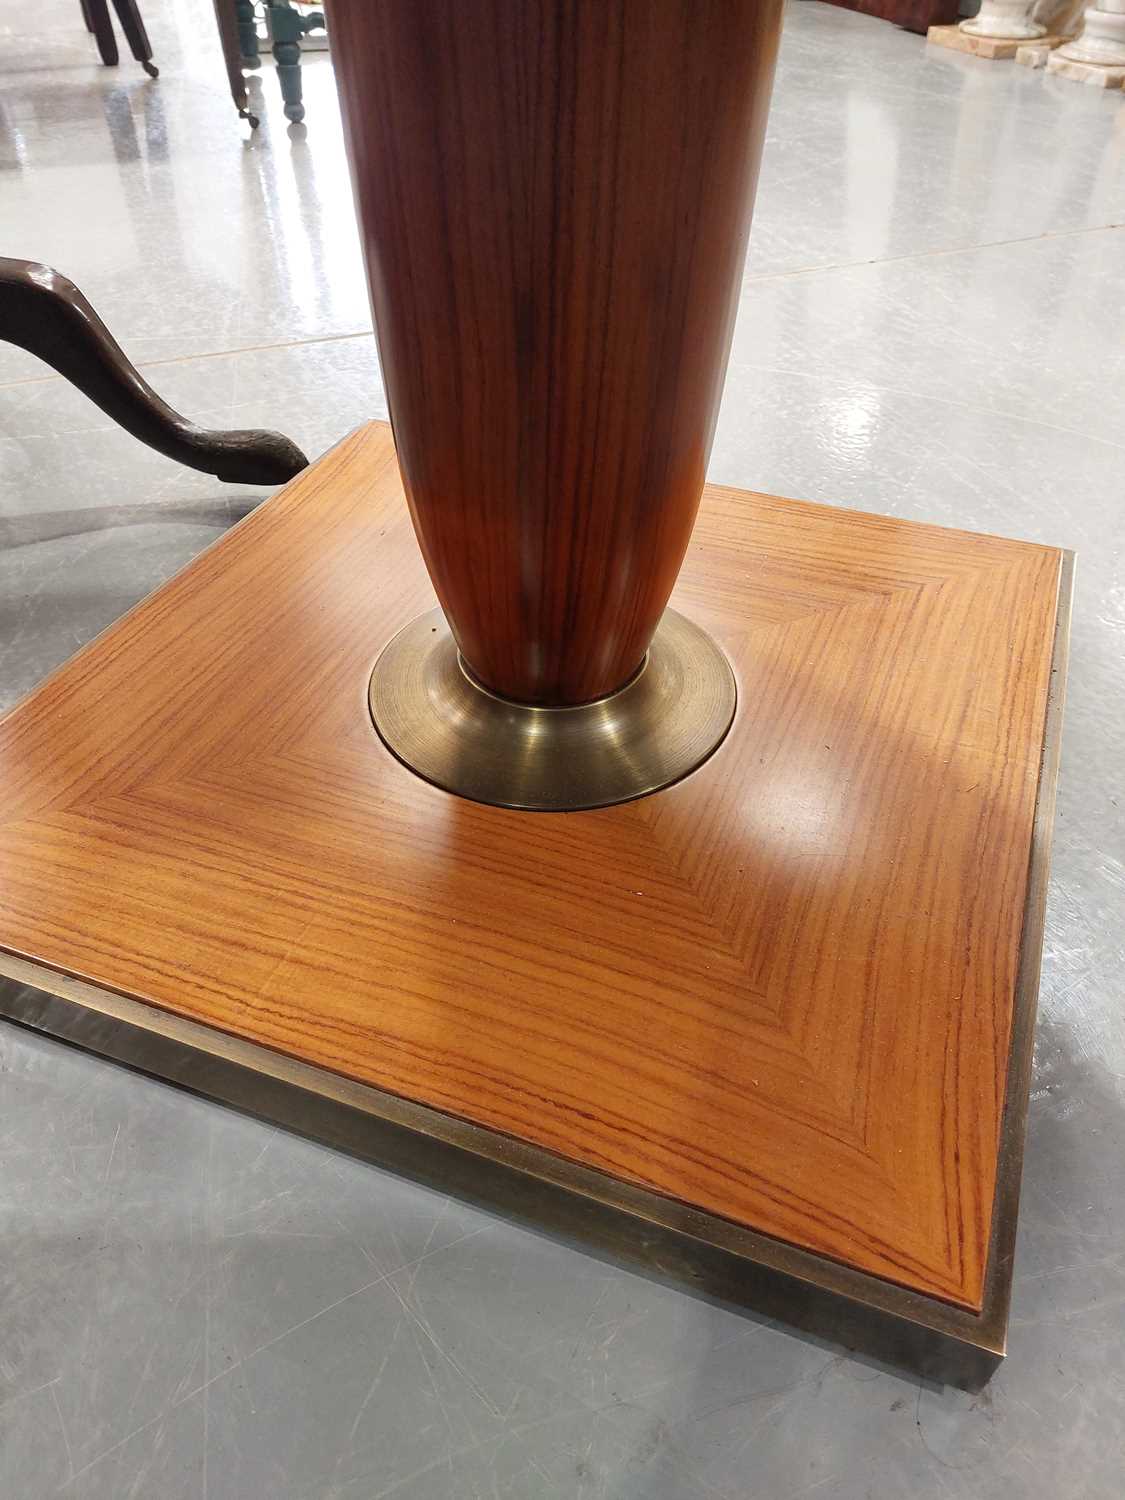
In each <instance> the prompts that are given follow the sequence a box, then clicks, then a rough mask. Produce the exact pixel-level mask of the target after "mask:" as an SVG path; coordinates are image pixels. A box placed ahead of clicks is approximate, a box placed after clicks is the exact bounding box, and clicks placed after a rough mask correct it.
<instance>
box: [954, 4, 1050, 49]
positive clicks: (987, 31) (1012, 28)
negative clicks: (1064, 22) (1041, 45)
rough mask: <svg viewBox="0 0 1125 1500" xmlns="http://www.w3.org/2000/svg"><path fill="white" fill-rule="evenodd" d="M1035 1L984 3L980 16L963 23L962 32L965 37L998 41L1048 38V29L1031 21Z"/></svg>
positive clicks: (960, 29)
mask: <svg viewBox="0 0 1125 1500" xmlns="http://www.w3.org/2000/svg"><path fill="white" fill-rule="evenodd" d="M1034 5H1035V0H983V3H982V4H981V8H980V10H979V11H978V13H977V14H976V15H975V16H973V17H971V19H969V20H967V21H962V22H961V24H960V26H959V27H958V30H959V31H960V32H961V34H962V35H963V36H972V37H980V38H986V39H989V40H997V41H1019V42H1028V41H1035V40H1037V39H1038V38H1039V37H1042V36H1046V34H1047V28H1046V27H1045V26H1041V25H1040V24H1039V22H1038V21H1033V20H1032V19H1031V12H1032V10H1033V9H1034Z"/></svg>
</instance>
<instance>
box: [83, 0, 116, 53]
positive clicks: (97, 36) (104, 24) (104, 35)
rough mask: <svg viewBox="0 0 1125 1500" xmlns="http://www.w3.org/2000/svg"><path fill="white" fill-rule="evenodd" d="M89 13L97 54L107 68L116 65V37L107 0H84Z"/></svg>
mask: <svg viewBox="0 0 1125 1500" xmlns="http://www.w3.org/2000/svg"><path fill="white" fill-rule="evenodd" d="M85 3H86V10H87V13H88V15H89V25H90V30H91V31H92V32H93V33H94V40H95V41H96V42H97V44H98V56H99V57H100V58H101V60H102V62H103V63H105V65H106V67H107V68H115V67H116V66H117V38H116V37H115V36H114V34H113V22H112V21H111V20H110V19H109V3H108V0H85Z"/></svg>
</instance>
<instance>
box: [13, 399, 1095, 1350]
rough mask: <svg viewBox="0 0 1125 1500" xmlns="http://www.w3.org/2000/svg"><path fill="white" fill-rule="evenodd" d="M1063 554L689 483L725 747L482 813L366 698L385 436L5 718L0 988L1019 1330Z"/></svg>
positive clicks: (952, 1325) (243, 1084)
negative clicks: (628, 795) (594, 800)
mask: <svg viewBox="0 0 1125 1500" xmlns="http://www.w3.org/2000/svg"><path fill="white" fill-rule="evenodd" d="M1069 579H1070V558H1069V554H1065V553H1061V552H1059V551H1057V550H1055V549H1052V548H1047V547H1040V546H1033V545H1030V544H1026V543H1020V542H1012V541H1005V540H1001V539H998V538H994V537H984V536H975V535H970V534H966V533H963V532H953V531H946V530H940V529H937V528H934V527H927V526H920V525H917V524H914V523H910V522H903V521H895V520H889V519H885V518H880V517H876V516H869V515H861V514H857V513H855V512H850V511H842V510H834V509H830V508H826V507H819V506H811V505H805V504H800V503H798V502H794V501H787V500H777V499H773V498H770V497H767V496H761V495H754V494H749V493H746V492H742V491H735V490H724V489H718V488H710V489H708V491H707V493H706V495H705V497H704V503H703V508H702V511H701V515H700V520H699V523H698V526H697V529H696V533H695V536H694V539H693V542H692V546H691V549H690V551H689V555H688V560H687V562H686V564H685V567H684V571H683V574H682V576H681V579H680V582H679V585H678V587H677V590H676V593H675V594H674V596H673V603H674V604H675V605H676V607H677V608H678V609H679V610H681V611H682V612H683V613H684V614H686V615H687V616H688V617H689V618H692V619H694V620H696V621H698V623H699V624H701V625H702V626H704V628H705V629H707V630H709V631H710V632H711V633H712V634H713V635H714V637H715V638H716V639H717V640H718V641H719V642H720V643H721V645H722V646H723V648H724V650H725V651H726V652H727V654H728V656H729V658H730V660H731V663H732V665H733V667H734V670H735V673H736V675H737V677H738V684H739V688H738V711H737V714H736V717H735V721H734V724H733V726H732V728H731V730H730V733H729V734H728V736H727V738H726V739H725V741H724V742H723V744H722V746H721V747H720V749H719V750H718V751H717V752H716V753H715V755H714V756H713V757H712V758H711V759H710V760H708V761H707V762H706V763H705V764H704V766H703V767H702V768H701V769H700V770H699V771H697V772H696V773H695V774H694V775H692V776H689V777H688V778H687V779H686V780H684V781H682V782H680V783H679V784H678V785H676V786H674V787H672V788H669V789H668V790H666V791H663V792H661V793H658V794H657V795H655V796H653V797H649V798H645V799H642V800H640V801H637V802H633V803H630V804H627V805H624V806H618V807H613V808H607V809H603V810H600V811H593V812H583V813H575V814H565V815H563V814H545V813H525V812H515V811H508V810H504V809H499V808H492V807H485V806H481V805H478V804H476V803H471V802H467V801H464V800H461V799H459V798H455V797H451V796H449V795H448V794H446V793H444V792H441V791H439V790H437V789H436V788H434V787H432V786H430V785H428V784H427V783H425V782H423V781H421V780H420V779H419V778H417V777H415V776H414V775H412V774H411V772H409V771H408V770H407V769H406V768H405V767H403V766H402V765H401V764H400V763H399V762H398V761H397V760H396V759H395V758H394V757H393V756H392V755H391V754H390V753H389V752H388V751H387V750H386V749H385V748H384V747H383V745H382V744H381V742H380V741H379V739H378V736H377V735H376V733H375V730H374V728H373V727H372V724H371V721H370V718H369V715H368V711H367V702H366V693H367V684H368V679H369V677H370V675H371V669H372V664H373V663H374V661H375V659H376V657H377V656H378V654H379V652H380V650H381V649H382V647H383V646H384V645H385V644H386V642H387V641H388V640H389V639H390V638H391V637H392V636H393V635H394V634H395V633H396V631H398V630H399V629H400V628H401V627H402V626H403V625H404V624H405V623H406V622H407V621H408V620H410V619H411V618H412V617H413V616H414V615H416V614H419V613H421V612H422V611H424V610H426V609H427V608H430V607H432V604H433V595H432V592H431V590H430V587H429V584H428V581H427V578H426V574H425V571H424V569H423V566H422V563H421V559H420V557H419V555H418V551H417V547H416V545H415V542H414V538H413V534H412V531H411V528H410V524H409V519H408V517H407V514H406V510H405V505H404V502H403V497H402V491H401V486H400V484H399V480H398V475H397V469H396V466H395V460H394V451H393V446H392V443H391V437H390V432H389V429H388V428H386V427H385V426H383V425H382V424H375V423H373V424H371V425H370V426H368V427H366V428H363V429H361V430H360V431H359V432H357V433H355V434H354V435H353V436H352V437H350V438H349V439H347V440H346V441H345V442H344V443H342V444H341V445H340V446H339V447H338V448H336V449H335V450H333V452H332V453H330V454H329V455H327V456H326V457H325V458H324V459H322V460H321V461H320V462H319V463H318V464H316V465H314V466H313V467H312V468H311V469H309V470H308V471H306V473H304V474H302V475H301V476H300V477H299V478H298V479H296V480H294V481H293V482H292V483H291V484H290V485H289V486H288V487H287V488H286V489H285V490H284V491H283V492H282V493H281V494H280V495H278V496H277V497H276V498H274V499H273V500H271V501H269V502H267V503H266V504H265V505H263V506H262V507H260V508H259V509H258V510H257V511H256V512H255V513H254V514H253V515H252V516H250V517H249V518H248V519H247V520H246V521H244V522H243V523H242V524H241V525H240V526H239V527H237V528H235V530H234V531H232V532H231V533H229V534H228V535H227V536H226V537H224V538H223V539H222V540H221V541H220V542H219V543H218V544H217V545H216V546H214V547H213V548H211V549H210V551H208V552H207V553H205V554H204V555H203V556H202V557H200V558H199V559H198V560H197V561H196V562H194V563H193V564H192V565H191V566H190V567H189V568H187V569H186V570H185V571H184V572H183V573H181V574H180V575H179V576H178V577H176V578H175V579H173V580H172V581H171V582H170V583H169V584H167V585H165V586H164V587H163V588H162V589H160V590H159V591H158V592H157V593H156V594H154V595H152V596H151V598H149V599H147V600H146V601H144V603H142V604H141V605H139V606H138V607H137V608H136V609H135V610H133V611H132V612H131V613H130V614H129V615H127V616H126V617H125V618H124V619H123V620H121V621H120V622H119V623H118V624H117V625H115V626H113V627H112V628H111V629H110V630H108V631H107V632H106V633H105V634H104V635H102V636H101V637H100V638H99V639H98V640H97V641H95V642H94V643H93V644H92V645H91V646H89V647H88V648H87V649H86V650H85V651H83V652H82V653H80V654H79V655H78V656H77V657H75V658H74V660H73V661H71V662H69V663H67V665H65V666H64V667H63V668H62V669H61V670H60V671H58V672H56V673H55V674H54V676H52V677H51V678H49V679H48V680H47V681H46V682H45V683H44V684H43V685H42V686H41V687H39V688H38V689H37V690H36V691H35V692H34V693H32V694H31V695H30V697H29V698H27V699H26V700H25V701H24V702H23V703H22V704H20V705H19V706H18V707H17V708H16V709H14V710H13V711H12V713H11V714H10V715H9V716H8V717H7V718H6V719H5V720H4V721H3V723H2V724H0V789H2V794H3V795H2V802H0V972H3V973H6V974H8V975H10V976H12V977H13V978H15V979H18V980H23V981H25V982H27V983H28V984H31V985H34V986H36V987H38V989H40V990H46V991H49V992H51V993H52V994H54V995H56V996H59V997H61V999H59V1000H55V1001H48V1000H46V999H44V997H42V996H36V995H34V994H29V993H28V992H21V991H20V990H18V989H17V988H16V987H14V986H7V987H6V988H4V989H3V1000H2V1005H0V1008H2V1009H3V1010H4V1011H5V1012H6V1013H7V1014H8V1015H10V1016H12V1017H13V1018H15V1019H18V1020H22V1021H23V1022H25V1023H27V1024H30V1025H35V1026H38V1027H40V1028H41V1029H43V1030H46V1031H50V1032H52V1033H53V1034H56V1035H62V1036H65V1037H67V1038H68V1039H70V1040H77V1041H79V1042H81V1043H82V1044H83V1045H86V1046H89V1047H91V1048H93V1049H94V1050H96V1051H100V1052H103V1053H106V1054H107V1055H110V1056H115V1057H120V1058H122V1059H123V1060H125V1061H130V1062H133V1063H136V1064H137V1065H139V1066H142V1067H145V1068H147V1069H148V1070H150V1071H152V1072H154V1073H157V1074H160V1075H162V1076H166V1077H172V1078H174V1079H175V1080H176V1081H178V1082H185V1083H188V1084H190V1086H192V1087H194V1088H196V1089H199V1090H200V1091H202V1092H204V1093H208V1094H212V1095H214V1096H215V1097H218V1098H222V1099H226V1100H230V1101H231V1102H234V1103H238V1104H241V1105H242V1106H244V1107H247V1108H251V1109H253V1110H255V1111H256V1112H258V1113H260V1114H264V1115H268V1116H269V1117H271V1118H275V1119H280V1120H282V1121H285V1122H288V1123H291V1124H293V1125H295V1126H296V1127H297V1128H301V1129H304V1130H306V1131H309V1132H311V1133H313V1134H317V1135H321V1136H324V1137H325V1138H328V1139H331V1140H333V1141H336V1142H338V1143H340V1144H344V1145H346V1146H348V1147H349V1148H350V1149H356V1150H361V1151H362V1150H364V1149H365V1147H364V1138H365V1137H364V1133H365V1122H366V1125H372V1126H373V1124H374V1121H375V1120H378V1121H382V1122H387V1121H389V1122H391V1123H392V1126H397V1127H404V1128H405V1130H406V1131H408V1132H413V1133H415V1134H417V1135H418V1136H420V1137H429V1138H437V1139H440V1140H442V1141H446V1142H449V1143H452V1144H453V1145H454V1146H456V1147H458V1148H460V1149H461V1150H462V1151H464V1152H467V1153H469V1154H470V1155H471V1156H475V1157H477V1158H487V1159H489V1160H490V1161H491V1162H493V1163H496V1162H499V1163H501V1164H503V1165H504V1166H506V1167H507V1168H509V1169H512V1170H514V1171H516V1172H519V1173H524V1174H527V1176H528V1177H529V1178H534V1179H536V1180H537V1181H539V1182H548V1183H552V1184H555V1185H556V1186H557V1187H559V1188H562V1189H564V1190H566V1191H567V1192H569V1193H572V1194H577V1195H582V1196H583V1197H585V1198H586V1199H595V1200H598V1201H599V1202H600V1203H602V1204H608V1205H610V1206H611V1207H613V1208H614V1209H617V1210H620V1211H621V1212H622V1213H623V1214H625V1215H630V1216H633V1218H634V1219H642V1220H647V1221H650V1222H651V1223H654V1224H658V1225H661V1226H664V1227H665V1228H666V1229H668V1230H671V1231H675V1232H676V1233H678V1234H682V1235H686V1236H689V1237H691V1238H692V1239H694V1240H697V1241H705V1242H707V1243H708V1244H710V1245H712V1246H717V1247H719V1248H721V1249H723V1250H725V1251H729V1252H732V1253H733V1254H735V1255H738V1256H741V1257H745V1258H746V1259H747V1260H749V1261H753V1262H756V1263H758V1264H760V1265H764V1266H769V1267H773V1268H775V1269H778V1270H780V1271H783V1272H785V1273H787V1274H788V1275H790V1276H795V1277H797V1278H800V1279H801V1280H803V1281H806V1282H812V1283H815V1284H817V1285H818V1286H821V1287H827V1288H829V1289H831V1290H833V1291H836V1292H839V1293H841V1294H843V1295H844V1296H846V1297H850V1298H853V1299H855V1300H857V1301H860V1302H864V1303H867V1304H870V1305H872V1306H874V1307H878V1308H882V1309H884V1310H886V1311H889V1312H892V1313H896V1314H898V1315H900V1316H901V1317H904V1318H907V1319H910V1320H912V1321H914V1322H916V1323H919V1324H922V1325H924V1326H925V1327H927V1328H931V1329H936V1330H938V1331H939V1332H941V1333H944V1334H948V1335H950V1336H952V1337H953V1338H956V1339H959V1340H962V1341H964V1342H967V1343H971V1344H975V1345H978V1346H980V1347H982V1348H985V1349H989V1350H992V1351H995V1352H1002V1350H1003V1346H1004V1330H1005V1325H1006V1321H1007V1302H1008V1289H1009V1284H1010V1278H1011V1269H1012V1249H1013V1243H1014V1235H1015V1219H1016V1207H1017V1200H1018V1192H1019V1173H1020V1158H1021V1152H1022V1142H1023V1129H1024V1117H1025V1110H1026V1104H1027V1094H1028V1085H1029V1076H1030V1064H1031V1043H1032V1031H1033V1025H1034V1012H1035V999H1036V989H1037V982H1038V966H1039V951H1040V940H1041V931H1042V913H1043V901H1044V894H1045V886H1046V869H1047V849H1048V844H1049V837H1050V827H1051V819H1052V813H1053V794H1054V780H1055V769H1056V757H1057V746H1058V733H1059V719H1060V714H1061V685H1062V676H1063V672H1064V667H1065V659H1066V620H1067V616H1068V608H1069V586H1070V585H1069ZM380 1128H385V1126H383V1127H380ZM367 1149H370V1148H369V1147H368V1148H367ZM453 1185H454V1186H455V1185H456V1184H453Z"/></svg>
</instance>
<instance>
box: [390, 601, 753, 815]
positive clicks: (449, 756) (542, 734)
mask: <svg viewBox="0 0 1125 1500" xmlns="http://www.w3.org/2000/svg"><path fill="white" fill-rule="evenodd" d="M735 701H736V690H735V681H734V673H733V672H732V671H731V668H730V664H729V663H728V662H727V659H726V657H725V656H724V655H723V653H722V651H720V649H719V647H718V646H717V645H716V644H715V642H714V641H713V640H712V639H711V637H710V636H709V635H707V633H706V632H705V631H703V630H701V629H700V628H699V626H698V625H693V624H692V623H691V621H690V620H686V619H685V618H684V617H683V615H681V614H677V613H676V611H675V610H671V609H670V610H666V611H665V614H664V618H663V619H662V620H661V622H660V626H659V628H658V629H657V632H656V635H655V637H654V638H653V642H652V645H651V647H650V648H649V652H648V655H647V657H646V658H645V661H644V663H643V665H642V666H641V669H640V671H638V672H637V674H636V676H635V677H633V678H632V679H631V680H630V681H629V682H627V683H626V684H625V686H624V687H623V688H620V689H619V690H618V691H617V692H616V693H612V694H611V695H610V696H609V697H608V698H600V699H598V700H597V702H595V703H585V704H582V705H581V706H579V707H577V708H538V707H533V706H531V705H529V704H523V703H513V702H511V701H510V700H509V699H506V698H498V697H497V696H496V695H495V694H493V693H490V692H489V691H488V690H487V688H484V687H482V686H481V685H480V684H479V683H478V682H477V681H476V680H475V679H474V678H473V677H472V676H471V675H470V673H469V672H468V670H467V669H466V667H465V665H464V663H463V662H462V660H461V657H460V655H459V653H458V651H457V647H456V644H455V643H454V640H453V637H452V635H451V634H450V631H449V626H448V625H447V624H446V621H445V616H444V615H443V614H442V612H441V610H438V609H435V610H432V611H430V613H429V614H425V615H420V616H419V617H418V618H417V619H416V620H412V621H411V623H410V624H409V625H407V626H406V627H405V629H403V630H400V631H399V633H398V635H396V636H395V637H394V639H393V640H391V641H390V642H389V643H388V645H387V646H386V647H385V649H384V650H383V652H382V654H381V655H380V657H379V660H378V661H377V662H376V664H375V670H374V672H373V673H372V676H371V687H370V691H369V702H370V706H371V717H372V718H373V720H374V721H375V728H376V729H377V730H378V731H379V735H380V737H381V738H382V740H383V742H384V744H385V745H386V746H387V748H388V749H389V750H390V751H391V752H392V753H393V754H394V755H396V756H397V757H398V759H399V760H401V761H402V762H403V763H404V764H405V765H407V766H409V768H410V769H411V770H412V771H416V772H417V774H418V775H419V776H421V777H423V778H424V779H425V780H426V781H429V782H432V783H433V784H434V785H435V786H439V787H442V788H444V790H445V791H448V792H454V793H456V794H457V795H458V796H461V797H468V798H470V799H471V800H472V801H474V802H487V803H490V804H492V805H493V806H496V807H513V808H526V809H531V810H538V811H541V812H574V811H577V810H578V809H580V808H592V807H609V806H611V805H612V804H614V803H617V802H628V801H631V800H632V799H633V798H635V797H643V796H645V795H647V794H648V793H649V792H655V791H658V790H659V789H660V788H661V787H665V786H669V785H670V784H671V783H672V782H674V781H679V780H680V779H681V777H683V776H686V775H687V774H688V772H689V771H693V770H695V768H696V767H697V766H698V765H700V764H701V763H702V762H703V761H705V760H706V759H707V757H708V756H709V755H710V754H711V753H712V751H713V750H715V748H716V747H717V746H718V745H719V744H720V742H721V741H722V739H723V737H724V735H725V734H726V732H727V730H728V729H729V728H730V724H731V720H732V719H733V717H734V707H735Z"/></svg>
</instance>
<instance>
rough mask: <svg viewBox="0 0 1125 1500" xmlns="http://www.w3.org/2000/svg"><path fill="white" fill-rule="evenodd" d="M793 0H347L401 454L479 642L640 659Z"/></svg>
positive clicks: (448, 586) (532, 674)
mask: <svg viewBox="0 0 1125 1500" xmlns="http://www.w3.org/2000/svg"><path fill="white" fill-rule="evenodd" d="M780 20H781V6H780V0H579V3H576V4H569V5H548V4H539V3H535V4H531V3H526V4H524V3H521V4H512V3H509V0H491V3H474V4H473V5H472V6H468V7H467V6H466V5H465V4H464V3H463V0H427V3H426V4H425V5H414V4H407V3H401V4H380V5H365V4H358V3H353V4H348V3H345V0H338V3H337V4H336V5H334V6H333V7H332V10H331V23H332V33H333V56H334V59H335V65H336V72H337V77H338V79H339V83H340V92H341V97H342V101H343V106H344V116H345V122H346V131H347V137H348V144H349V152H350V156H351V161H352V176H353V183H354V188H355V199H356V207H357V211H358V214H359V220H360V226H361V233H362V238H363V243H364V249H365V254H366V258H367V267H368V279H369V282H370V286H371V295H372V306H373V311H374V315H375V324H376V328H377V331H378V340H379V352H380V357H381V361H382V366H383V373H384V377H385V381H386V388H387V399H388V402H389V405H390V411H391V420H392V422H393V424H394V429H395V437H396V441H397V444H398V453H399V461H400V463H401V465H402V472H403V475H404V479H405V484H406V492H407V495H408V497H409V500H410V505H411V509H412V511H413V515H414V521H415V525H416V527H417V531H418V537H419V541H420V543H421V547H422V551H423V554H424V555H425V558H426V562H427V565H428V567H429V570H430V575H431V577H432V579H433V582H434V586H435V588H436V590H437V593H438V597H439V599H440V601H441V604H442V607H443V608H444V610H445V613H446V616H447V618H448V619H449V621H450V624H451V626H452V629H453V633H454V635H455V637H456V638H457V641H458V644H459V645H460V647H461V650H462V653H463V654H464V656H465V658H466V660H467V661H468V662H469V663H470V665H471V666H472V668H473V670H474V671H475V673H476V675H477V677H478V678H479V679H480V680H481V681H482V682H484V683H485V684H486V685H488V686H489V687H491V688H492V689H493V690H494V691H496V692H499V693H501V694H503V695H506V696H508V697H511V698H516V699H520V700H522V701H525V702H534V703H554V704H558V703H581V702H585V701H587V700H589V699H592V698H597V697H600V696H601V695H603V694H605V693H608V692H611V691H613V690H614V689H615V688H618V687H620V686H621V685H622V684H623V683H624V682H626V681H627V680H628V679H629V678H630V677H631V676H632V675H633V673H634V672H635V671H636V668H637V667H638V665H639V664H640V661H641V659H642V657H643V656H644V653H645V651H646V650H647V648H648V645H649V642H650V640H651V639H652V634H653V631H654V630H655V628H656V624H657V621H658V620H659V618H660V616H661V614H662V612H663V610H664V606H665V605H666V604H667V602H668V595H669V593H670V592H671V589H672V585H673V583H674V582H675V578H676V574H677V573H678V571H679V568H680V564H681V562H682V559H683V555H684V549H685V548H686V546H687V543H688V537H689V536H690V534H691V528H692V524H693V522H694V520H695V515H696V510H697V508H698V505H699V496H700V493H701V491H702V488H703V479H704V474H705V472H706V467H707V457H708V453H709V451H710V447H711V438H712V434H713V431H714V426H715V418H716V414H717V411H718V404H719V396H720V393H721V390H722V378H723V371H724V369H725V366H726V359H727V351H728V348H729V344H730V333H731V327H732V323H733V318H734V312H735V307H736V303H737V297H738V288H739V273H740V271H741V267H742V262H743V257H744V255H745V250H746V242H747V235H748V232H749V227H750V211H751V204H752V201H753V194H754V188H755V185H756V181H757V173H758V162H759V158H760V155H761V146H762V138H763V134H764V131H765V121H766V108H767V104H768V100H769V91H770V85H771V83H772V79H773V68H774V60H775V56H776V51H777V41H778V33H779V28H780Z"/></svg>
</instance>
